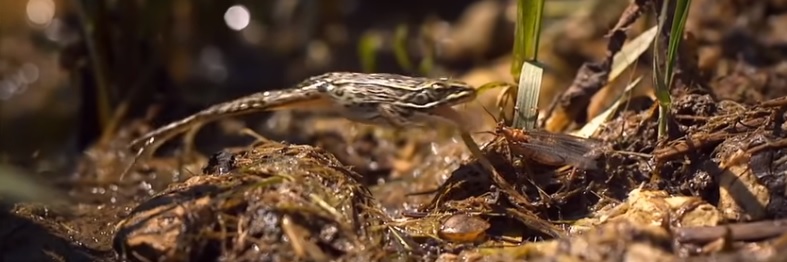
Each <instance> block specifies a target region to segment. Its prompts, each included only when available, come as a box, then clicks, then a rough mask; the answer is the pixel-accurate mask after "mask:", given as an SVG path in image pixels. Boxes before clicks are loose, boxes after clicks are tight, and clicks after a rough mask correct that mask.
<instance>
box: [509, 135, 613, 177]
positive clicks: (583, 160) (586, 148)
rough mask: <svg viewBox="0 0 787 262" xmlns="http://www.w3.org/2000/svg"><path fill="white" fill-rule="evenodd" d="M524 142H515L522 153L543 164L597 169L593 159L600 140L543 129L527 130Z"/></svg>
mask: <svg viewBox="0 0 787 262" xmlns="http://www.w3.org/2000/svg"><path fill="white" fill-rule="evenodd" d="M527 136H528V139H527V141H526V142H520V143H516V145H515V147H517V148H518V149H519V150H517V151H518V152H519V153H521V154H522V155H525V156H527V157H529V158H532V159H533V160H535V161H538V162H540V163H543V164H549V165H572V166H575V167H578V168H582V169H597V168H598V165H597V163H596V160H595V159H594V158H595V156H594V153H595V152H596V151H597V150H596V148H598V147H600V146H601V142H600V141H598V140H594V139H586V138H582V137H574V136H571V135H565V134H553V133H548V132H543V131H528V132H527Z"/></svg>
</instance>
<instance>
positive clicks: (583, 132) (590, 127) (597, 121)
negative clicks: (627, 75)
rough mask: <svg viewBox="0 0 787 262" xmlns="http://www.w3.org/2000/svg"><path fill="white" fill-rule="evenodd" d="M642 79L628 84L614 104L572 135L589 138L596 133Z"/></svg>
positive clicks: (639, 78) (638, 78)
mask: <svg viewBox="0 0 787 262" xmlns="http://www.w3.org/2000/svg"><path fill="white" fill-rule="evenodd" d="M641 80H642V77H637V79H634V81H632V82H631V83H629V84H628V86H626V89H624V90H623V92H622V93H621V94H620V95H619V96H618V98H617V99H615V102H614V103H612V105H610V106H609V107H608V108H607V109H606V110H604V112H601V114H599V115H597V116H596V117H594V118H593V119H591V120H590V121H588V122H587V124H585V125H584V126H582V128H580V129H579V130H577V131H575V132H573V133H572V135H575V136H579V137H584V138H588V137H590V136H592V135H593V134H594V133H596V131H597V130H598V128H599V127H601V124H604V123H606V122H608V121H609V120H611V119H612V114H614V113H615V112H616V111H617V110H618V107H620V105H621V104H622V102H623V101H625V100H626V99H627V97H629V96H630V94H631V91H633V90H634V87H636V86H637V85H638V84H639V82H640V81H641Z"/></svg>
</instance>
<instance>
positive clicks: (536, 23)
mask: <svg viewBox="0 0 787 262" xmlns="http://www.w3.org/2000/svg"><path fill="white" fill-rule="evenodd" d="M543 12H544V0H517V12H516V13H517V20H516V29H515V31H514V51H513V61H512V62H511V76H512V77H513V78H514V79H515V80H518V79H519V76H520V74H521V70H522V66H523V65H524V62H525V61H537V60H538V37H539V35H540V34H541V32H540V31H541V19H542V14H543Z"/></svg>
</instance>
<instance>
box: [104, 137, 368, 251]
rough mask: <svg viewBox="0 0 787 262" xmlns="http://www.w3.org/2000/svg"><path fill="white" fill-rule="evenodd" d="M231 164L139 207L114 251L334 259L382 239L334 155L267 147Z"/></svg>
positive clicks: (361, 194)
mask: <svg viewBox="0 0 787 262" xmlns="http://www.w3.org/2000/svg"><path fill="white" fill-rule="evenodd" d="M219 156H223V158H225V159H226V158H227V157H226V154H223V153H220V154H217V155H216V157H215V158H216V159H218V158H219ZM230 159H231V157H230ZM234 162H235V171H234V172H233V173H232V174H231V175H222V174H220V173H221V172H220V171H221V168H213V169H206V170H213V171H216V172H212V173H209V174H206V175H201V176H194V177H191V178H189V179H188V180H186V181H184V182H182V183H175V184H172V185H171V186H170V187H168V188H167V189H166V190H164V191H163V192H161V193H159V194H157V195H156V196H154V197H153V198H151V199H150V200H148V201H146V202H144V203H142V204H140V205H139V206H137V207H136V208H135V209H134V210H132V211H131V213H130V214H129V216H128V217H127V218H125V219H123V220H122V221H121V222H120V223H118V225H117V229H118V231H117V233H116V235H115V238H114V248H115V250H116V251H117V253H118V254H119V255H120V256H121V257H123V258H126V259H129V260H131V261H161V260H165V261H194V260H203V261H205V260H208V261H214V260H223V261H250V260H251V261H259V260H311V261H332V260H336V259H349V258H352V257H355V256H373V255H375V254H374V253H371V252H366V251H365V250H367V249H368V248H370V247H373V246H379V245H382V236H383V234H382V229H381V227H380V225H381V224H382V221H383V220H382V217H381V216H380V215H378V214H381V212H379V211H378V210H377V207H376V206H375V204H374V203H375V202H373V201H372V198H371V195H370V193H369V192H368V190H367V189H366V188H364V187H361V186H360V183H359V182H358V179H359V176H358V175H357V174H356V173H354V172H352V171H350V170H348V169H347V168H345V167H343V166H342V165H341V164H340V163H339V162H338V161H337V160H336V159H335V158H334V157H333V156H331V155H329V154H327V153H325V152H324V151H322V150H318V149H315V148H313V147H309V146H290V145H282V144H277V143H271V144H266V145H262V146H259V147H255V148H252V149H250V150H248V151H246V152H242V153H239V154H236V155H235V161H234ZM356 258H359V257H356ZM365 258H366V259H372V258H371V257H365ZM372 260H373V259H372Z"/></svg>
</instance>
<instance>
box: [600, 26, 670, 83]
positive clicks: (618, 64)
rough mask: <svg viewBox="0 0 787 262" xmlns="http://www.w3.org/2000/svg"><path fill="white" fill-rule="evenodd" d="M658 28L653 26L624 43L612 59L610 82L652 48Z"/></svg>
mask: <svg viewBox="0 0 787 262" xmlns="http://www.w3.org/2000/svg"><path fill="white" fill-rule="evenodd" d="M657 29H658V28H657V27H656V26H653V27H651V28H650V29H648V30H647V31H645V32H643V33H642V34H640V35H638V36H637V37H636V38H634V39H632V40H631V41H629V42H628V43H626V44H625V45H623V48H621V49H620V52H618V53H617V54H615V57H613V59H612V70H611V71H610V73H609V82H612V81H613V80H615V79H617V77H618V76H620V74H622V73H623V71H625V70H626V68H628V67H629V66H631V65H632V64H634V62H635V61H637V59H639V57H640V56H641V55H642V54H644V53H645V51H647V50H648V48H650V45H651V44H652V43H653V39H656V34H657V33H658V30H657Z"/></svg>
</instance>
